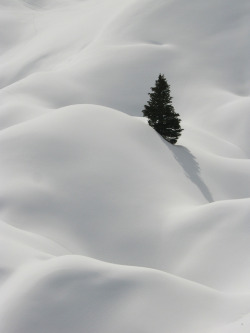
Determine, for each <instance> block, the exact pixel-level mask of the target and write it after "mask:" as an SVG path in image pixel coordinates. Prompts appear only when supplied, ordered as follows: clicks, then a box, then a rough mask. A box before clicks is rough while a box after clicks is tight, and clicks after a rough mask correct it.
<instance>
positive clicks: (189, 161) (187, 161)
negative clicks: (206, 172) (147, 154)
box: [168, 144, 214, 202]
mask: <svg viewBox="0 0 250 333" xmlns="http://www.w3.org/2000/svg"><path fill="white" fill-rule="evenodd" d="M168 147H169V149H170V150H171V151H172V153H173V155H174V158H175V159H176V161H177V162H178V163H179V164H180V166H181V167H182V169H183V170H184V172H185V174H186V176H187V177H188V178H189V179H190V180H191V181H192V182H193V183H194V184H195V185H196V186H197V187H198V189H199V190H200V191H201V193H202V194H203V196H204V197H205V199H206V200H207V201H208V202H213V201H214V199H213V197H212V195H211V193H210V191H209V189H208V187H207V185H206V184H205V183H204V181H203V180H202V178H201V177H200V166H199V164H198V162H197V161H196V158H195V156H194V155H193V154H192V153H191V152H190V150H188V149H187V148H186V147H183V146H172V145H171V144H169V145H168Z"/></svg>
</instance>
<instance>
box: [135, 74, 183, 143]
mask: <svg viewBox="0 0 250 333" xmlns="http://www.w3.org/2000/svg"><path fill="white" fill-rule="evenodd" d="M151 90H152V92H151V93H149V96H150V100H149V101H148V104H147V105H144V110H142V112H143V115H144V117H147V118H148V124H149V125H150V126H151V127H153V128H154V129H155V130H156V131H157V132H158V133H159V134H160V135H161V136H162V137H163V138H164V139H165V140H167V141H168V142H170V143H172V144H175V143H176V142H177V140H178V138H179V136H180V135H181V131H183V129H181V126H180V119H179V114H178V113H176V112H175V110H174V107H173V105H172V97H171V96H170V86H169V84H168V83H167V80H166V79H165V77H164V75H162V74H160V75H159V77H158V79H157V80H156V81H155V87H152V88H151Z"/></svg>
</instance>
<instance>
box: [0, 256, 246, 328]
mask: <svg viewBox="0 0 250 333" xmlns="http://www.w3.org/2000/svg"><path fill="white" fill-rule="evenodd" d="M8 283H9V285H8V290H9V294H8V293H7V295H4V297H3V298H2V300H1V303H5V297H6V298H7V301H8V303H7V306H5V308H4V311H3V313H4V321H3V325H2V331H4V332H10V333H17V332H18V333H19V332H26V333H31V332H34V331H35V332H37V333H42V332H62V333H67V332H70V331H74V332H76V333H78V332H79V333H80V332H97V333H98V332H114V333H115V332H124V333H125V332H128V331H130V332H136V331H137V330H139V331H143V332H148V333H150V332H152V331H157V332H164V330H165V329H166V328H167V330H168V331H169V332H171V331H176V332H177V331H178V332H186V331H187V330H184V327H185V326H186V327H188V331H189V332H191V331H198V332H199V331H201V330H202V329H203V328H204V326H205V327H206V331H207V330H208V329H210V328H213V327H214V325H215V323H216V324H217V325H218V324H219V325H222V323H225V322H227V321H228V320H229V318H230V315H232V314H234V315H235V313H237V312H239V311H240V310H242V309H244V308H245V306H246V303H247V302H246V301H248V303H249V300H250V299H249V297H248V299H247V300H240V299H239V298H238V297H237V296H231V297H228V296H225V295H223V294H220V293H218V292H216V291H213V290H212V289H208V288H205V287H203V286H200V285H196V284H194V283H191V282H188V281H185V280H182V279H179V278H176V277H174V276H171V275H168V274H164V273H161V272H158V271H154V270H149V269H145V268H135V267H128V266H118V265H111V264H104V263H102V262H97V261H95V260H92V259H88V258H84V257H77V256H64V257H62V258H58V259H51V260H48V261H46V262H45V263H41V264H35V265H34V266H33V267H25V268H24V269H23V270H22V271H19V272H18V273H17V274H16V276H13V277H12V278H11V279H10V280H9V282H8ZM65 300H67V301H65ZM13 317H14V318H15V320H13ZM180 318H181V320H180ZM211 322H212V324H211Z"/></svg>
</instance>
